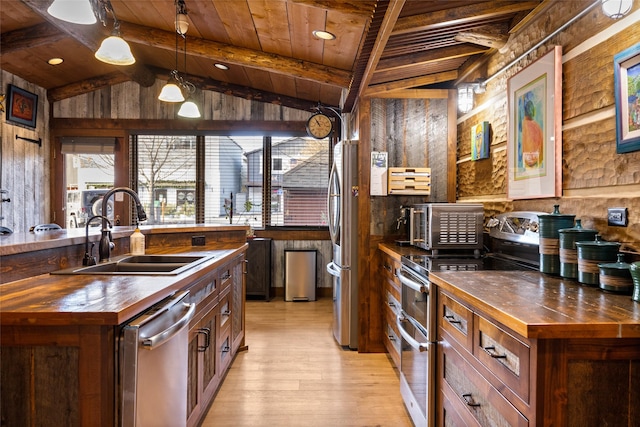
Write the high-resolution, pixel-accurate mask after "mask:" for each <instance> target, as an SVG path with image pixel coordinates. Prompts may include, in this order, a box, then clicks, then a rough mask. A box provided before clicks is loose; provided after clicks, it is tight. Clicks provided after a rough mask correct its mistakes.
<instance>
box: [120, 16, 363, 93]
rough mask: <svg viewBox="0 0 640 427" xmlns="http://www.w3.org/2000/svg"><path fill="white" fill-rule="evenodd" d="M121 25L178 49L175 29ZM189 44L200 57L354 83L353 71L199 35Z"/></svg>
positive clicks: (131, 37)
mask: <svg viewBox="0 0 640 427" xmlns="http://www.w3.org/2000/svg"><path fill="white" fill-rule="evenodd" d="M120 28H121V29H122V33H123V34H126V38H127V40H128V41H130V42H133V43H139V44H144V45H148V46H153V47H156V48H160V49H166V50H168V51H174V50H175V48H176V47H175V46H176V38H175V33H174V32H173V31H164V30H159V29H157V28H150V27H145V26H141V25H134V24H131V23H127V22H121V23H120ZM187 43H188V49H187V54H188V55H190V56H199V57H202V58H206V59H209V60H212V61H217V62H223V63H226V64H232V65H239V66H243V67H249V68H255V69H258V70H262V71H268V72H271V73H275V74H281V75H284V76H288V77H294V78H297V79H302V80H308V81H313V82H319V83H324V84H328V85H331V86H337V87H342V88H346V87H348V86H349V83H350V82H351V72H350V71H345V70H341V69H338V68H333V67H327V66H325V65H321V64H316V63H313V62H309V61H302V60H299V59H295V58H288V57H285V56H281V55H276V54H273V53H265V52H262V51H259V50H253V49H247V48H243V47H237V46H231V45H228V44H225V43H219V42H214V41H211V40H206V39H202V38H197V37H187Z"/></svg>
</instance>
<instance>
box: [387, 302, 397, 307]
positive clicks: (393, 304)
mask: <svg viewBox="0 0 640 427" xmlns="http://www.w3.org/2000/svg"><path fill="white" fill-rule="evenodd" d="M387 304H388V305H389V307H391V308H396V303H395V302H393V301H389V302H387Z"/></svg>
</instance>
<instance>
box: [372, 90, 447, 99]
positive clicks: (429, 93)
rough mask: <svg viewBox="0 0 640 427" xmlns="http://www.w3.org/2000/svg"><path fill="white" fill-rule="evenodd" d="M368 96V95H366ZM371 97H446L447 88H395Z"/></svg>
mask: <svg viewBox="0 0 640 427" xmlns="http://www.w3.org/2000/svg"><path fill="white" fill-rule="evenodd" d="M367 96H369V95H367ZM371 97H372V98H392V99H394V98H413V99H447V98H449V89H396V90H390V91H388V92H380V93H378V94H376V95H374V96H371Z"/></svg>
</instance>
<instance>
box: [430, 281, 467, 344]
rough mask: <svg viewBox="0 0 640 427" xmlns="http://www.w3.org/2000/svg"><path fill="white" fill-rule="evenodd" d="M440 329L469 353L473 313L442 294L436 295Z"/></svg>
mask: <svg viewBox="0 0 640 427" xmlns="http://www.w3.org/2000/svg"><path fill="white" fill-rule="evenodd" d="M438 301H439V302H438V318H439V324H440V327H441V328H442V329H443V330H445V331H447V332H448V333H449V335H450V336H451V337H452V338H453V339H454V340H455V341H457V342H458V343H459V344H460V345H461V346H462V348H464V349H465V350H468V351H469V353H471V350H472V346H473V312H472V311H471V310H469V309H468V308H467V307H465V306H463V305H462V304H460V303H458V302H457V301H455V300H453V299H452V298H450V297H449V296H447V295H446V294H444V293H439V294H438Z"/></svg>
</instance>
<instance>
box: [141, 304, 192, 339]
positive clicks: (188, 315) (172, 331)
mask: <svg viewBox="0 0 640 427" xmlns="http://www.w3.org/2000/svg"><path fill="white" fill-rule="evenodd" d="M182 306H183V308H184V309H185V310H186V312H185V314H184V315H183V316H182V317H180V319H178V320H177V321H176V322H174V323H173V324H172V325H171V326H169V327H168V328H167V329H165V330H164V331H162V332H159V333H157V334H155V335H153V336H151V337H148V338H145V339H144V340H142V348H145V349H147V350H153V349H154V348H156V347H159V346H161V345H162V344H164V343H165V342H167V341H169V340H170V339H171V338H173V337H174V336H175V335H176V334H177V333H178V332H180V331H181V330H182V328H184V327H185V326H187V325H188V324H189V321H190V320H191V319H192V318H193V316H194V315H195V313H196V305H195V304H193V303H192V304H187V303H186V302H183V303H182Z"/></svg>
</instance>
